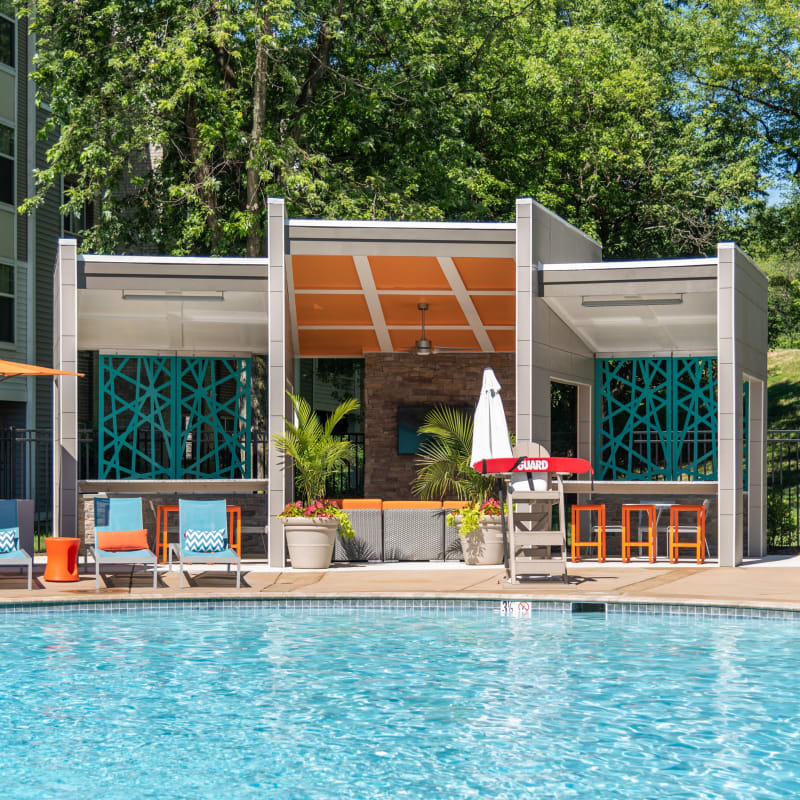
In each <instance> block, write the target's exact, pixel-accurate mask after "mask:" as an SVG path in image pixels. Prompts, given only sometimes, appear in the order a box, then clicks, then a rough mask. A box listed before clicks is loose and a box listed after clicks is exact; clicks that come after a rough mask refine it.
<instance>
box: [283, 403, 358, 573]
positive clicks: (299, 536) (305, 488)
mask: <svg viewBox="0 0 800 800" xmlns="http://www.w3.org/2000/svg"><path fill="white" fill-rule="evenodd" d="M286 394H287V396H288V398H289V400H290V401H291V403H292V408H293V409H294V413H295V417H296V419H297V422H291V421H289V420H284V421H285V423H286V431H285V432H284V433H279V434H276V435H275V436H273V437H272V442H273V444H274V445H275V447H277V448H278V450H280V451H281V452H282V453H283V454H284V459H285V460H284V465H283V467H284V469H286V467H287V466H288V464H289V461H288V460H289V459H291V464H292V466H293V467H294V482H295V487H296V488H297V492H298V494H299V495H300V496H301V497H302V499H301V500H298V501H296V502H294V503H289V504H288V505H287V506H286V508H284V509H283V511H282V512H281V513H280V515H279V516H280V517H281V519H282V520H283V525H284V530H285V532H286V543H287V545H288V547H289V558H290V559H291V561H292V566H293V567H295V568H297V569H327V568H328V567H329V566H330V564H331V559H332V557H333V548H334V545H335V544H336V534H337V531H338V532H339V533H340V534H341V536H342V537H343V538H345V539H352V538H353V533H354V532H353V526H352V525H351V524H350V519H349V517H348V516H347V514H346V513H345V512H344V511H342V510H341V509H340V508H338V507H337V506H336V505H335V504H334V503H333V502H332V501H330V500H326V499H325V483H326V481H327V480H328V478H329V477H330V476H331V475H333V474H334V473H335V472H336V470H338V469H339V468H340V467H341V466H343V465H345V464H349V463H350V461H351V460H352V458H353V445H352V443H351V442H346V441H342V440H341V439H338V438H336V437H335V436H334V433H333V431H334V428H335V427H336V426H337V425H338V424H339V422H341V420H342V419H344V418H345V417H346V416H347V415H348V414H350V413H351V412H353V411H356V410H357V409H358V407H359V402H358V400H354V399H350V400H345V401H344V402H343V403H342V404H341V405H339V406H338V407H337V408H336V410H335V411H333V413H332V414H331V415H330V416H329V417H328V419H327V420H325V423H324V424H323V423H322V422H321V421H320V418H319V416H318V415H317V414H316V413H315V412H314V411H313V410H312V409H311V406H310V405H309V403H308V402H307V401H306V400H304V399H303V398H302V397H299V396H297V395H294V394H292V393H291V392H287V393H286Z"/></svg>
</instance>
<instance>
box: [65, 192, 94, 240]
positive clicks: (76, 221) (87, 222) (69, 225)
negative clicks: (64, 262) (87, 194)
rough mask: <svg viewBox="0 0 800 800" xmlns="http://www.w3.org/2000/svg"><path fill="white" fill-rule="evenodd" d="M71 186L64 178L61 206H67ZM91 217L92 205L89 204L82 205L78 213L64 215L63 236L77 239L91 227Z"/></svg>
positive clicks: (92, 215)
mask: <svg viewBox="0 0 800 800" xmlns="http://www.w3.org/2000/svg"><path fill="white" fill-rule="evenodd" d="M72 185H73V184H72V182H71V181H69V180H67V179H66V178H65V179H64V188H63V192H62V197H61V204H62V205H66V204H67V201H68V200H69V194H70V190H71V189H72ZM93 217H94V214H93V205H92V204H91V203H83V204H82V205H81V208H80V211H73V212H71V213H69V214H64V216H63V218H62V219H63V222H64V236H74V237H75V238H78V237H79V236H80V235H81V234H82V233H83V232H84V231H85V230H86V229H87V228H89V227H91V226H92V221H93Z"/></svg>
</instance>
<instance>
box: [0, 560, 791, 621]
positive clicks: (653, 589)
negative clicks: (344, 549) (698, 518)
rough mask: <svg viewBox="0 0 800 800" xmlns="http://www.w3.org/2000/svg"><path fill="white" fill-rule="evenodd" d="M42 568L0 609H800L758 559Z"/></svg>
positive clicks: (1, 594) (782, 565)
mask: <svg viewBox="0 0 800 800" xmlns="http://www.w3.org/2000/svg"><path fill="white" fill-rule="evenodd" d="M42 572H43V565H42V564H37V565H36V568H35V577H34V589H33V591H31V592H28V591H27V590H26V588H25V586H26V581H25V578H24V577H23V576H21V575H20V574H19V572H18V571H17V570H15V569H12V568H6V569H4V570H3V571H2V572H0V602H20V601H24V602H35V601H43V602H47V601H57V600H61V601H64V600H70V601H75V600H89V601H91V600H110V599H114V600H121V599H126V598H135V599H146V598H215V597H242V598H248V597H262V598H267V597H295V598H299V597H442V598H459V597H462V598H482V597H486V598H491V597H496V598H501V597H509V598H511V597H518V598H530V599H554V600H576V601H623V602H646V603H690V604H702V605H706V604H710V605H733V606H750V607H765V608H787V609H797V610H799V611H800V563H798V559H764V560H761V561H758V562H753V563H749V564H747V565H746V566H743V567H738V568H736V569H733V568H725V567H716V566H713V565H712V566H709V565H706V566H697V565H695V564H693V563H691V562H686V563H682V564H677V565H674V566H673V565H670V564H666V563H663V564H662V563H657V564H653V565H650V564H647V563H646V562H639V563H635V562H634V563H631V564H622V563H619V562H617V563H613V562H611V563H606V564H597V563H593V562H581V563H579V564H570V565H569V581H568V583H566V584H564V583H562V582H561V581H560V580H556V579H549V580H529V581H526V582H524V583H522V584H519V585H510V584H509V583H507V582H506V580H505V572H504V570H503V569H502V568H498V567H467V566H465V565H463V564H461V563H455V562H454V563H446V564H442V563H438V564H437V563H425V564H369V565H367V564H362V565H336V566H333V567H331V569H329V570H325V571H322V572H311V571H305V570H291V569H287V570H277V569H270V568H269V567H267V566H266V565H264V564H263V563H259V562H253V563H248V562H246V563H244V564H243V565H242V588H241V589H238V590H237V589H236V585H235V579H234V574H233V573H229V574H226V572H225V571H224V568H222V569H220V568H213V567H211V566H209V567H207V568H206V569H203V570H201V569H197V568H193V569H192V572H191V573H189V574H188V575H187V577H188V581H185V582H184V588H183V589H179V588H178V572H177V567H176V568H175V569H173V571H172V572H169V571H167V569H166V567H163V568H162V567H160V568H159V581H158V583H159V585H158V588H157V589H156V590H155V591H153V588H152V574H151V573H149V572H145V571H144V570H142V569H141V568H137V569H136V570H135V571H134V572H132V571H131V570H130V568H117V570H116V571H115V572H113V573H110V572H106V573H105V576H104V581H103V583H104V586H103V588H101V590H100V591H99V592H96V591H95V583H94V565H93V564H91V563H90V564H89V571H88V572H87V573H86V574H81V579H80V580H79V581H77V582H74V583H47V582H46V581H44V579H43V578H42Z"/></svg>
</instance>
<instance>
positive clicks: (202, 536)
mask: <svg viewBox="0 0 800 800" xmlns="http://www.w3.org/2000/svg"><path fill="white" fill-rule="evenodd" d="M227 533H228V532H227V530H226V529H225V528H216V529H214V530H196V529H194V528H187V529H186V530H185V531H184V532H183V545H184V547H185V548H186V549H187V550H189V551H192V552H195V553H220V552H222V551H223V550H225V549H226V547H227V546H228V537H227Z"/></svg>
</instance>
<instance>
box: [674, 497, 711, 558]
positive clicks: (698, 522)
mask: <svg viewBox="0 0 800 800" xmlns="http://www.w3.org/2000/svg"><path fill="white" fill-rule="evenodd" d="M683 512H686V513H691V512H694V513H695V514H696V516H695V526H688V525H684V526H683V528H681V527H680V525H679V524H678V523H679V518H680V514H681V513H683ZM690 531H691V532H693V533H695V538H694V540H693V541H691V542H689V541H685V542H682V541H681V540H680V534H681V533H687V532H690ZM682 547H684V548H686V547H692V548H694V550H695V554H696V556H697V563H698V564H704V563H705V561H706V507H705V506H702V505H701V506H692V505H674V506H670V509H669V560H670V563H672V564H676V563H677V561H678V554H679V550H680V549H681V548H682Z"/></svg>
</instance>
